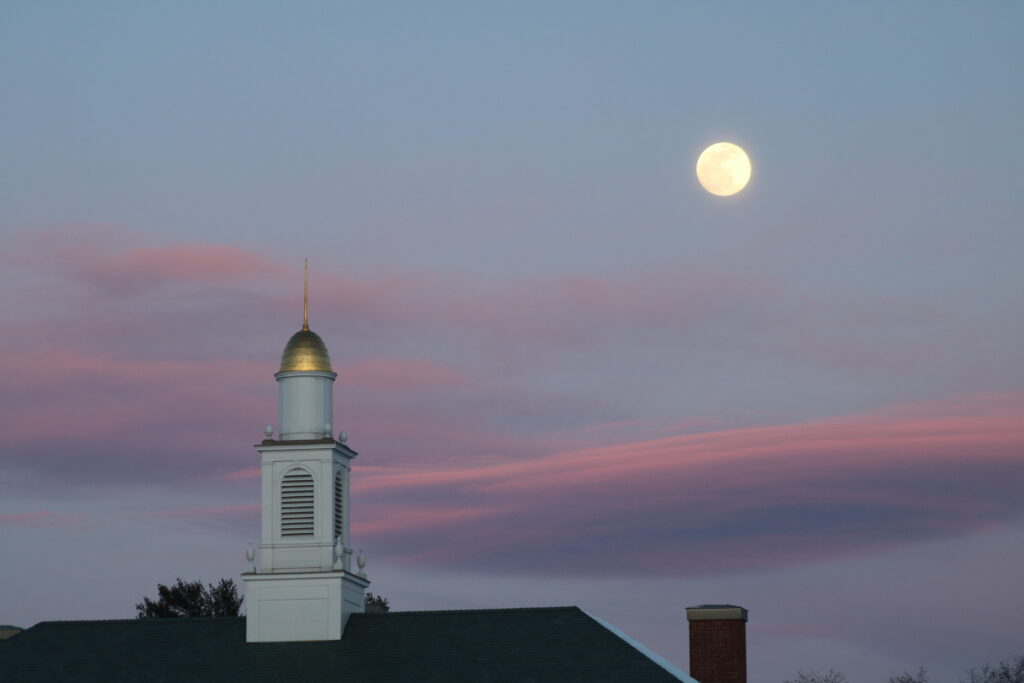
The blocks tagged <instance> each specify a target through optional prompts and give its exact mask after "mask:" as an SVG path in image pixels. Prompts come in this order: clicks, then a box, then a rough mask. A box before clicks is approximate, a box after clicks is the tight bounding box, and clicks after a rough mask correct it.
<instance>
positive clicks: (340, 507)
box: [334, 472, 345, 538]
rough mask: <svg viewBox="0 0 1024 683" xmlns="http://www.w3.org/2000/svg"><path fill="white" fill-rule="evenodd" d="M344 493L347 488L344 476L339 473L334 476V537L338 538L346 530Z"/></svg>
mask: <svg viewBox="0 0 1024 683" xmlns="http://www.w3.org/2000/svg"><path fill="white" fill-rule="evenodd" d="M344 492H345V487H344V485H343V480H342V474H341V472H338V473H337V474H335V475H334V537H335V538H337V537H338V536H341V535H342V533H343V529H344V528H345V507H344V502H345V500H344Z"/></svg>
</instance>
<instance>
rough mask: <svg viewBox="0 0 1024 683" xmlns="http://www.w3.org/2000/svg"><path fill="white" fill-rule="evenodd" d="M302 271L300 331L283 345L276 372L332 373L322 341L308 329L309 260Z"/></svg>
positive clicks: (329, 358) (328, 356)
mask: <svg viewBox="0 0 1024 683" xmlns="http://www.w3.org/2000/svg"><path fill="white" fill-rule="evenodd" d="M303 271H304V273H303V278H302V329H301V330H299V331H298V332H296V333H295V334H293V335H292V338H291V339H289V340H288V344H287V345H285V347H284V353H283V354H281V367H280V369H279V370H278V372H334V371H333V370H331V357H330V355H329V354H328V353H327V347H326V346H325V345H324V341H323V340H322V339H321V338H320V336H319V335H318V334H317V333H316V332H314V331H312V330H311V329H309V259H306V262H305V264H304V267H303Z"/></svg>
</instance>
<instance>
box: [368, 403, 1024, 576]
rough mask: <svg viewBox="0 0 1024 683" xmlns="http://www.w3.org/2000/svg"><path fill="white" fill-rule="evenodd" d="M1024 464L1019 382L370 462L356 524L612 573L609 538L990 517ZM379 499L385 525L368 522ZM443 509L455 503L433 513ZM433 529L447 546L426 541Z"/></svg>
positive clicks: (784, 532)
mask: <svg viewBox="0 0 1024 683" xmlns="http://www.w3.org/2000/svg"><path fill="white" fill-rule="evenodd" d="M994 404H995V409H994V410H992V408H993V405H994ZM988 410H992V412H993V413H994V414H993V415H989V414H986V412H987V411H988ZM1022 474H1024V395H1016V394H1006V395H1001V396H995V397H994V396H984V397H978V398H976V399H968V400H959V401H947V402H937V403H932V404H926V405H917V406H910V407H905V408H896V409H892V410H889V411H882V412H879V413H875V414H869V415H858V416H850V417H847V418H836V419H831V420H821V421H817V422H810V423H803V424H793V425H780V426H771V427H755V428H749V429H740V430H727V431H718V432H709V433H703V434H693V435H684V436H679V437H671V438H664V439H656V440H651V441H645V442H637V443H628V444H620V445H615V446H610V447H602V448H586V449H580V450H576V451H570V452H563V453H555V454H552V455H550V456H547V457H543V458H534V459H529V460H525V461H522V462H502V463H497V464H489V465H483V466H479V467H473V466H471V465H465V466H460V467H453V468H448V469H444V470H440V469H438V468H431V469H429V470H398V471H392V472H384V471H379V470H378V471H374V472H367V473H357V477H356V478H355V479H354V484H353V485H354V486H355V487H356V491H357V494H358V495H360V496H365V498H366V499H368V500H370V501H372V503H370V508H371V509H370V510H368V511H366V512H364V513H363V515H361V521H360V522H358V523H357V525H356V526H357V529H358V530H359V531H360V533H365V534H367V535H368V536H370V537H371V538H373V539H374V540H373V541H372V542H376V543H378V544H380V545H383V546H385V547H387V548H394V549H395V550H394V551H393V552H394V553H396V555H399V554H400V555H402V556H405V554H406V553H409V552H412V553H413V554H414V555H415V556H416V557H418V558H419V559H420V560H424V558H431V561H433V562H436V563H442V564H446V563H452V564H460V565H470V566H472V565H474V564H480V565H486V566H489V567H492V568H494V567H496V566H498V565H501V564H502V563H506V564H508V566H510V567H512V566H514V567H515V568H518V569H532V570H537V571H545V570H552V569H553V568H555V567H558V566H563V567H567V566H571V567H572V568H573V570H574V571H588V570H592V571H595V572H596V573H605V572H614V571H615V570H614V569H612V568H611V566H610V565H608V564H607V563H604V564H602V563H600V561H599V557H600V555H601V554H602V553H603V552H607V550H602V548H603V547H604V546H605V544H608V549H611V548H615V549H616V551H617V552H621V553H624V554H628V555H629V557H630V558H631V560H630V561H631V566H632V567H633V570H634V571H644V572H655V573H669V574H671V573H683V574H687V573H703V572H708V571H715V570H743V569H753V568H759V567H765V566H776V565H784V564H792V563H796V562H805V561H809V560H814V559H821V558H827V557H833V556H838V555H844V554H856V553H864V552H870V551H872V550H874V549H878V548H881V547H886V546H888V545H891V544H894V543H907V542H913V541H915V540H921V539H925V538H931V537H935V536H942V535H949V534H957V533H965V532H970V531H975V530H980V529H985V528H989V527H991V526H993V525H995V524H998V523H1000V522H1001V521H1005V520H1007V519H1009V518H1010V517H1012V516H1013V515H1015V514H1018V513H1020V512H1021V511H1022V510H1024V501H1022V500H1021V499H1020V497H1019V495H1017V492H1016V491H1015V487H1014V486H1013V485H1012V483H1011V482H1013V481H1019V479H1020V477H1021V475H1022ZM410 503H416V504H415V505H410ZM364 509H365V508H364ZM385 510H386V511H387V517H386V519H387V524H379V523H376V522H374V521H373V519H374V516H375V515H384V513H385ZM436 510H459V511H461V515H447V514H442V515H441V516H440V517H439V518H438V521H437V523H436V525H432V524H430V523H429V521H430V520H431V517H430V513H431V512H433V511H436ZM477 510H479V511H481V514H482V515H483V517H484V518H485V519H486V521H485V522H481V521H480V520H478V519H477V518H476V517H475V516H474V514H473V513H474V511H477ZM463 520H464V521H463ZM425 524H426V525H427V526H428V527H429V526H434V527H435V528H434V529H433V530H430V529H424V525H425ZM412 528H415V529H416V530H417V532H416V533H415V534H413V533H411V532H410V531H409V530H410V529H412ZM436 535H441V536H443V537H444V538H445V539H446V542H445V543H444V544H443V546H444V552H440V551H438V552H437V553H434V552H433V551H432V550H431V546H430V545H429V542H427V539H430V538H432V537H434V536H436ZM399 548H401V550H398V549H399ZM453 548H454V550H453ZM595 562H597V563H598V564H594V563H595ZM597 567H601V568H602V569H597Z"/></svg>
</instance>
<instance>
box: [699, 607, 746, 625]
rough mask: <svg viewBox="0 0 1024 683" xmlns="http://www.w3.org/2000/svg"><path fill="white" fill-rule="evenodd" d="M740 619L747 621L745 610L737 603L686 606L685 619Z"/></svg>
mask: <svg viewBox="0 0 1024 683" xmlns="http://www.w3.org/2000/svg"><path fill="white" fill-rule="evenodd" d="M732 619H742V620H743V621H747V610H745V609H744V608H742V607H740V606H739V605H697V606H695V607H687V608H686V620H687V621H713V620H732Z"/></svg>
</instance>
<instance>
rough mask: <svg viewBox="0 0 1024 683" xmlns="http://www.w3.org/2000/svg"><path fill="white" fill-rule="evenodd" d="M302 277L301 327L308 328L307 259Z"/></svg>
mask: <svg viewBox="0 0 1024 683" xmlns="http://www.w3.org/2000/svg"><path fill="white" fill-rule="evenodd" d="M305 261H306V264H305V271H304V273H303V277H302V329H303V330H309V259H306V260H305Z"/></svg>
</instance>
